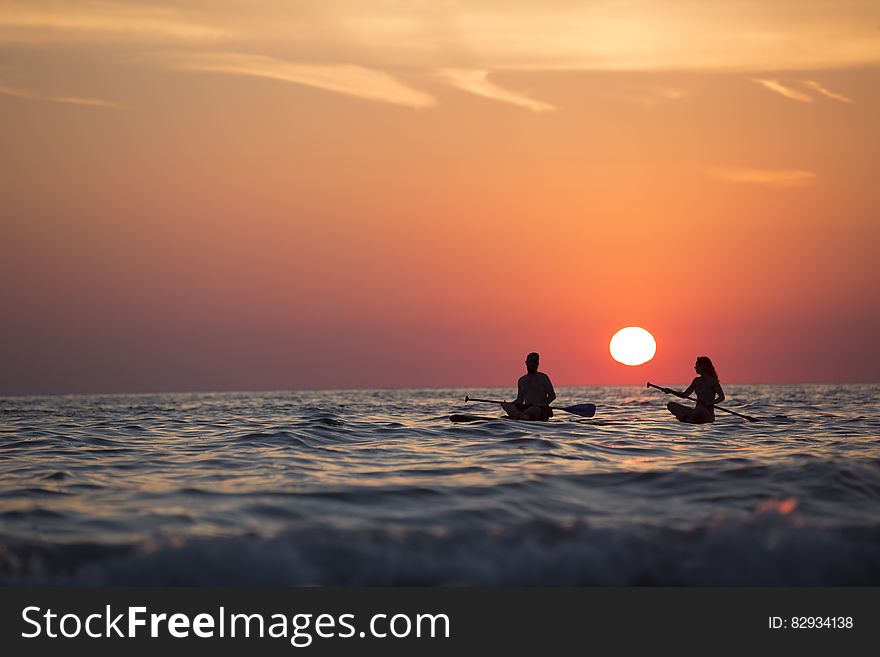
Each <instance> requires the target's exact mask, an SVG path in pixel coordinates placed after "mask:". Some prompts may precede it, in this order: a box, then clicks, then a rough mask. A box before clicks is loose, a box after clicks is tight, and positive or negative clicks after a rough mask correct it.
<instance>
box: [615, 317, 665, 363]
mask: <svg viewBox="0 0 880 657" xmlns="http://www.w3.org/2000/svg"><path fill="white" fill-rule="evenodd" d="M609 348H610V350H611V356H612V358H614V360H616V361H617V362H618V363H623V364H624V365H642V364H644V363H647V362H648V361H649V360H651V359H652V358H653V357H654V354H655V353H656V352H657V342H656V341H655V340H654V336H653V335H651V334H650V333H648V331H646V330H645V329H643V328H641V327H638V326H627V327H626V328H622V329H620V330H619V331H618V332H617V333H615V334H614V337H612V338H611V345H610V347H609Z"/></svg>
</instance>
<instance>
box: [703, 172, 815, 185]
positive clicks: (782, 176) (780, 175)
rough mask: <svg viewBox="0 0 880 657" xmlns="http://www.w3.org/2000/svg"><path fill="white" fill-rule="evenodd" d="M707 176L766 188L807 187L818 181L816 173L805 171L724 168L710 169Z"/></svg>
mask: <svg viewBox="0 0 880 657" xmlns="http://www.w3.org/2000/svg"><path fill="white" fill-rule="evenodd" d="M707 174H708V176H709V177H710V178H714V179H716V180H723V181H725V182H731V183H744V184H751V185H763V186H765V187H805V186H807V185H810V184H812V183H813V182H815V180H816V174H815V172H813V171H805V170H803V169H738V168H722V169H710V170H709V171H707Z"/></svg>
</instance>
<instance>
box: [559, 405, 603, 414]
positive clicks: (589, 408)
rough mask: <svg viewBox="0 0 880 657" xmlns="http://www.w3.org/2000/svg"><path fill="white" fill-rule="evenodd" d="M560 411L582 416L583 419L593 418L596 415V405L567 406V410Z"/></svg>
mask: <svg viewBox="0 0 880 657" xmlns="http://www.w3.org/2000/svg"><path fill="white" fill-rule="evenodd" d="M559 410H561V411H565V412H566V413H574V414H575V415H580V416H581V417H593V416H594V415H595V414H596V405H595V404H575V405H574V406H566V407H565V408H561V409H559Z"/></svg>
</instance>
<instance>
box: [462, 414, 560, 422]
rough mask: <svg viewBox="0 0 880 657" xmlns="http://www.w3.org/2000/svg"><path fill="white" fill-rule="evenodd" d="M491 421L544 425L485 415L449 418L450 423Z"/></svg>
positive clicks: (513, 418)
mask: <svg viewBox="0 0 880 657" xmlns="http://www.w3.org/2000/svg"><path fill="white" fill-rule="evenodd" d="M493 420H506V421H508V422H528V423H529V424H544V423H545V421H541V420H519V419H517V418H515V417H504V416H502V417H487V416H485V415H463V414H458V413H456V414H455V415H450V416H449V421H450V422H491V421H493Z"/></svg>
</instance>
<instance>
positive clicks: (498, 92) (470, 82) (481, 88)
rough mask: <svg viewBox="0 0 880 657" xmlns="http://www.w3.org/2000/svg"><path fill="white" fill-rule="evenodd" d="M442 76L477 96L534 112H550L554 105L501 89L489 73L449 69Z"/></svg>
mask: <svg viewBox="0 0 880 657" xmlns="http://www.w3.org/2000/svg"><path fill="white" fill-rule="evenodd" d="M439 74H440V76H441V77H442V78H443V79H444V80H446V81H447V82H448V83H449V84H451V85H452V86H453V87H457V88H458V89H461V90H463V91H467V92H469V93H472V94H476V95H477V96H483V97H484V98H491V99H492V100H497V101H500V102H502V103H510V104H511V105H517V106H518V107H524V108H525V109H528V110H531V111H533V112H549V111H552V110H554V109H556V108H555V107H554V106H553V105H551V104H549V103H545V102H543V101H540V100H535V99H534V98H531V97H529V96H527V95H525V94H522V93H519V92H516V91H511V90H510V89H505V88H504V87H500V86H498V85H497V84H495V83H494V82H492V81H491V80H489V71H485V70H479V69H464V68H447V69H442V70H440V71H439Z"/></svg>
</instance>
